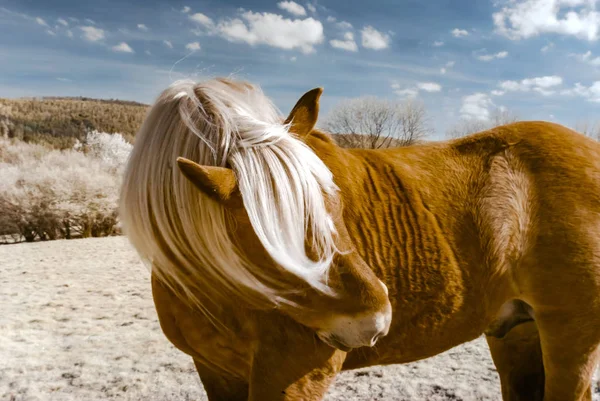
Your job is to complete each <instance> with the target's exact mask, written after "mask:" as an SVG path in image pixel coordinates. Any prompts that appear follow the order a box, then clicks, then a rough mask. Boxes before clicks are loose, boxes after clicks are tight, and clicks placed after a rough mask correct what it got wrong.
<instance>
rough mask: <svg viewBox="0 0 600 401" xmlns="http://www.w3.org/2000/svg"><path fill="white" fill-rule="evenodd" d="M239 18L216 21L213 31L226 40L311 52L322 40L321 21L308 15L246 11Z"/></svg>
mask: <svg viewBox="0 0 600 401" xmlns="http://www.w3.org/2000/svg"><path fill="white" fill-rule="evenodd" d="M241 17H242V19H243V20H242V19H239V18H235V19H230V20H225V21H220V22H219V24H218V26H217V28H216V29H217V32H218V34H219V35H220V36H222V37H223V38H225V39H226V40H228V41H230V42H238V43H239V42H243V43H247V44H249V45H251V46H255V45H259V44H264V45H268V46H272V47H277V48H280V49H286V50H292V49H300V50H301V51H302V52H303V53H312V52H314V51H315V48H314V46H315V45H317V44H319V43H322V42H323V40H324V39H325V36H324V35H323V25H322V24H321V22H319V21H317V20H315V19H313V18H311V17H309V18H306V19H303V20H299V19H297V20H291V19H287V18H284V17H283V16H281V15H278V14H272V13H255V12H252V11H246V12H244V13H243V14H242V15H241Z"/></svg>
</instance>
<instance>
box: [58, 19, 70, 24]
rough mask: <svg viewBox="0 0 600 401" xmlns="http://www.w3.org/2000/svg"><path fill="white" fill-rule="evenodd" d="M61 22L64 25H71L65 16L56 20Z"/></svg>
mask: <svg viewBox="0 0 600 401" xmlns="http://www.w3.org/2000/svg"><path fill="white" fill-rule="evenodd" d="M56 21H57V22H58V23H59V24H61V25H62V26H69V23H68V22H67V20H66V19H63V18H59V19H57V20H56Z"/></svg>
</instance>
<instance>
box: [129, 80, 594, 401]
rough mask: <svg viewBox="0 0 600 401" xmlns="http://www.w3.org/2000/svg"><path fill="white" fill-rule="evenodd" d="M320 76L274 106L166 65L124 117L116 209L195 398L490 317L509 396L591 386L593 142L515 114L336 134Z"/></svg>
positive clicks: (304, 392) (317, 371) (270, 382)
mask: <svg viewBox="0 0 600 401" xmlns="http://www.w3.org/2000/svg"><path fill="white" fill-rule="evenodd" d="M321 92H322V91H321V89H315V90H312V91H310V92H308V93H306V94H305V95H304V96H303V97H302V98H301V99H300V100H299V101H298V103H297V104H296V106H295V107H294V108H293V110H292V111H291V113H290V115H289V117H288V118H287V119H286V120H283V118H282V117H281V116H280V115H279V114H278V113H277V112H276V110H275V108H274V107H273V106H272V104H271V103H270V102H269V100H268V99H267V97H266V96H265V95H264V94H263V93H262V92H261V91H260V89H259V88H257V87H255V86H253V85H251V84H249V83H246V82H239V81H233V80H230V79H213V80H208V81H205V82H201V83H193V82H187V81H186V82H177V83H175V84H174V85H172V86H171V87H169V88H168V89H166V90H165V91H164V92H163V93H162V94H161V96H160V97H159V99H158V100H157V102H156V103H155V105H154V106H153V107H152V109H151V110H150V112H149V114H148V116H147V118H146V121H145V123H144V125H143V127H142V128H141V130H140V132H139V133H138V135H137V137H136V142H135V145H134V149H133V152H132V155H131V157H130V161H129V165H128V168H127V171H126V173H125V178H124V183H123V189H122V197H121V216H122V218H123V221H124V225H125V228H126V233H127V234H128V236H129V238H130V239H131V241H132V243H133V245H134V246H135V248H136V249H137V250H138V252H139V253H140V255H141V256H142V257H143V258H144V260H147V261H148V262H149V263H150V264H151V266H152V277H153V280H152V290H153V296H154V300H155V306H156V309H157V312H158V317H159V320H160V323H161V327H162V329H163V331H164V333H165V335H166V337H167V338H168V339H169V340H170V341H171V342H172V343H173V344H174V345H175V346H176V347H177V348H178V349H180V350H181V351H183V352H185V353H186V354H188V355H190V356H192V357H193V359H194V362H195V364H196V367H197V370H198V373H199V375H200V378H201V380H202V382H203V384H204V386H205V389H206V392H207V394H208V397H209V399H210V400H211V401H212V400H300V399H301V400H319V399H321V398H322V397H323V395H324V394H325V392H326V391H327V388H328V386H329V384H330V383H331V381H332V380H333V378H334V377H335V375H336V374H337V373H338V372H339V371H341V370H342V369H354V368H359V367H366V366H371V365H380V364H394V363H405V362H410V361H415V360H419V359H423V358H427V357H430V356H433V355H436V354H438V353H441V352H443V351H445V350H448V349H450V348H452V347H454V346H456V345H459V344H461V343H464V342H467V341H470V340H473V339H475V338H477V337H479V336H480V335H482V333H486V334H487V335H488V342H489V344H490V348H491V350H492V354H493V357H494V361H495V363H496V366H497V368H498V370H499V374H500V377H501V380H502V386H503V395H504V397H505V400H520V399H526V398H527V397H532V398H533V399H536V397H537V399H540V400H541V399H542V397H543V400H546V401H550V400H555V401H559V400H560V401H567V400H590V399H591V385H590V384H591V378H592V373H593V369H594V367H595V365H596V362H597V359H598V345H599V343H600V214H599V212H600V145H599V144H597V143H596V142H595V141H593V140H591V139H588V138H586V137H584V136H582V135H579V134H577V133H575V132H573V131H571V130H569V129H567V128H564V127H562V126H559V125H556V124H550V123H544V122H523V123H516V124H511V125H508V126H504V127H499V128H496V129H493V130H490V131H487V132H484V133H480V134H477V135H474V136H470V137H468V138H464V139H458V140H453V141H449V142H441V143H428V144H422V145H416V146H411V147H406V148H398V149H389V150H359V149H352V150H347V149H342V148H340V147H338V146H337V145H336V144H335V142H334V141H333V140H332V139H331V137H330V136H328V135H327V134H325V133H323V132H320V131H319V130H317V129H316V128H315V124H316V122H317V117H318V110H319V98H320V95H321ZM392 317H393V319H392ZM532 320H534V321H532ZM532 361H533V362H535V363H533V362H532ZM532 378H533V380H531V379H532ZM399 379H400V378H399ZM524 383H525V384H524Z"/></svg>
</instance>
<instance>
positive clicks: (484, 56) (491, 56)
mask: <svg viewBox="0 0 600 401" xmlns="http://www.w3.org/2000/svg"><path fill="white" fill-rule="evenodd" d="M507 56H508V52H507V51H501V52H498V53H496V54H481V55H479V56H477V59H478V60H481V61H492V60H495V59H501V58H506V57H507Z"/></svg>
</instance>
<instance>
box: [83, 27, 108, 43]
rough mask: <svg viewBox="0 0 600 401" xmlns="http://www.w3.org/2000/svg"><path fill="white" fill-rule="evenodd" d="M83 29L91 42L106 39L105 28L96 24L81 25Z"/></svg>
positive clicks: (85, 36)
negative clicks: (97, 26)
mask: <svg viewBox="0 0 600 401" xmlns="http://www.w3.org/2000/svg"><path fill="white" fill-rule="evenodd" d="M79 29H81V30H82V31H83V37H84V38H85V39H86V40H89V41H90V42H97V41H99V40H102V39H104V30H102V29H100V28H96V27H95V26H81V27H79Z"/></svg>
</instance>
